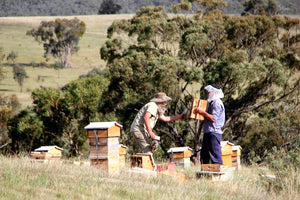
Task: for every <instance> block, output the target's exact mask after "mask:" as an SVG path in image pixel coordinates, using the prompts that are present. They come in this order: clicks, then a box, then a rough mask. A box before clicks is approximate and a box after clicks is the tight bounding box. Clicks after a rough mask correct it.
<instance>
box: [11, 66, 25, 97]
mask: <svg viewBox="0 0 300 200" xmlns="http://www.w3.org/2000/svg"><path fill="white" fill-rule="evenodd" d="M13 73H14V79H15V81H17V82H18V84H19V86H20V92H22V91H23V84H24V80H25V78H28V75H27V73H26V71H25V69H24V66H22V65H19V64H14V65H13Z"/></svg>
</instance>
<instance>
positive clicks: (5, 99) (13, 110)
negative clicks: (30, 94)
mask: <svg viewBox="0 0 300 200" xmlns="http://www.w3.org/2000/svg"><path fill="white" fill-rule="evenodd" d="M19 107H20V104H19V101H18V98H17V96H16V95H11V96H2V95H0V132H1V136H0V152H2V153H4V152H6V151H7V150H9V148H8V147H7V145H8V144H9V143H11V140H10V138H9V135H8V130H7V122H8V120H9V118H10V117H12V116H14V115H16V114H17V112H18V110H19Z"/></svg>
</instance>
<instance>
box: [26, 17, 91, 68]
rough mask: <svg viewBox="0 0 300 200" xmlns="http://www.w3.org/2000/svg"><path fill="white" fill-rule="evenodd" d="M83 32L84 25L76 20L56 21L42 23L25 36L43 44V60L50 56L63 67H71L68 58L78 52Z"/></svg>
mask: <svg viewBox="0 0 300 200" xmlns="http://www.w3.org/2000/svg"><path fill="white" fill-rule="evenodd" d="M85 30H86V27H85V23H84V22H83V21H80V20H79V19H77V18H74V19H71V20H68V19H56V20H55V21H48V22H46V21H42V22H41V24H40V26H39V27H38V28H33V29H31V30H29V31H27V33H26V34H27V35H31V36H32V37H34V39H35V40H36V41H37V42H39V43H42V44H43V48H44V50H45V53H44V57H45V58H46V57H47V56H48V55H49V54H50V55H52V56H53V57H54V58H55V59H58V61H59V62H60V63H62V64H63V65H64V66H65V67H71V66H70V64H69V56H70V55H71V53H74V52H77V51H78V50H79V47H78V42H79V40H80V38H81V37H82V36H83V34H84V33H85Z"/></svg>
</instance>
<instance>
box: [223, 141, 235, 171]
mask: <svg viewBox="0 0 300 200" xmlns="http://www.w3.org/2000/svg"><path fill="white" fill-rule="evenodd" d="M233 145H234V144H232V143H231V142H229V141H221V154H222V160H223V165H227V166H228V167H232V146H233Z"/></svg>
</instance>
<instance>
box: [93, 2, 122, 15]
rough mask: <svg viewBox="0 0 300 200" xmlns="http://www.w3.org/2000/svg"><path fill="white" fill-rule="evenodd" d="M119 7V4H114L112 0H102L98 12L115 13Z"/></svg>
mask: <svg viewBox="0 0 300 200" xmlns="http://www.w3.org/2000/svg"><path fill="white" fill-rule="evenodd" d="M121 9H122V7H121V6H120V5H119V4H116V3H115V2H114V1H113V0H103V2H102V3H101V6H100V8H99V11H98V14H99V15H101V14H117V13H119V11H120V10H121Z"/></svg>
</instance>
